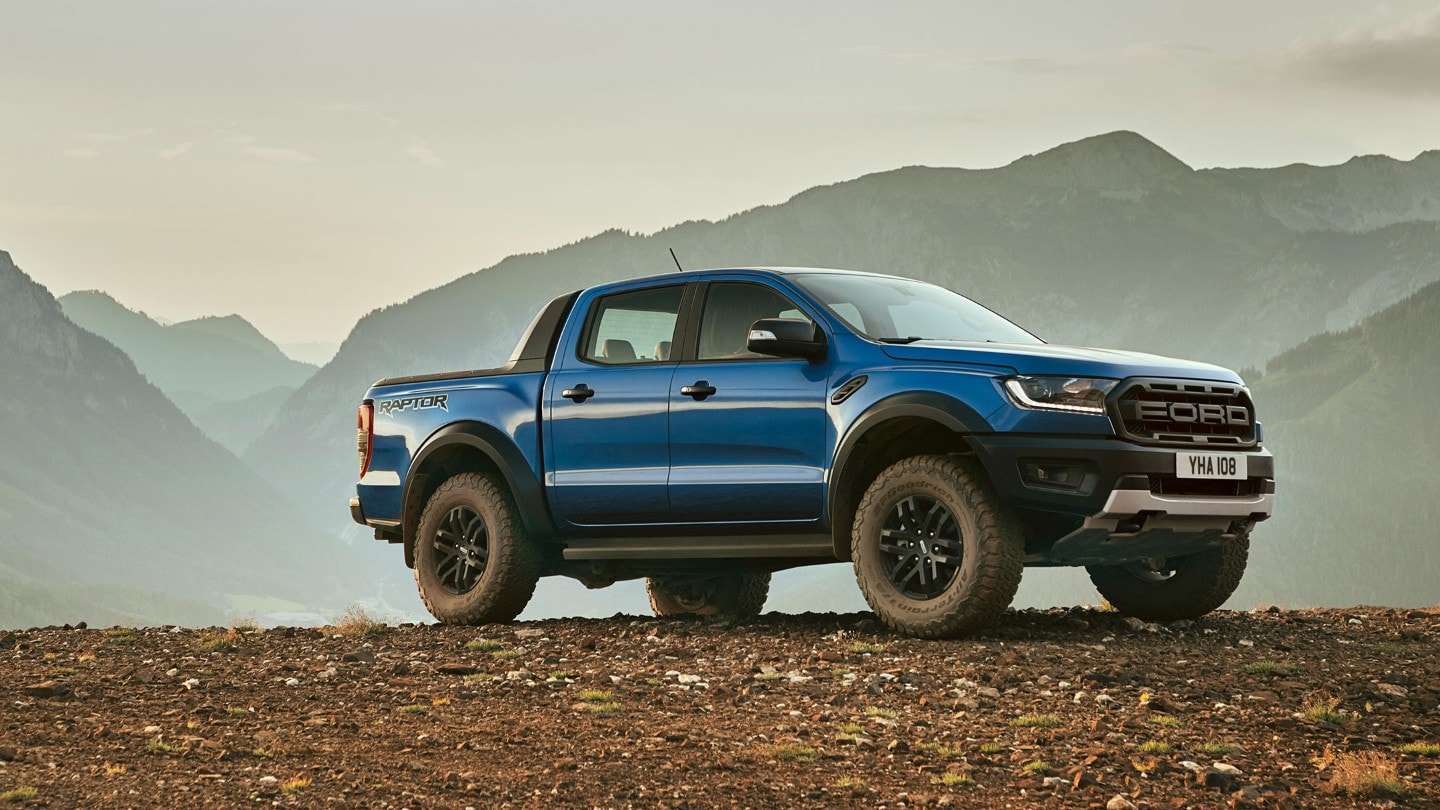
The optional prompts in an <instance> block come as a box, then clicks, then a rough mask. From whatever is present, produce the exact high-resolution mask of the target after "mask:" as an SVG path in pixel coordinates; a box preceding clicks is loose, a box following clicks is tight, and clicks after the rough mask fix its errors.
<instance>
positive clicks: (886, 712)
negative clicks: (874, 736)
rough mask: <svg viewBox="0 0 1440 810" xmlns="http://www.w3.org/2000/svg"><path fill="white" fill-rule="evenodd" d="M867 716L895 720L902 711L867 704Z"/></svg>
mask: <svg viewBox="0 0 1440 810" xmlns="http://www.w3.org/2000/svg"><path fill="white" fill-rule="evenodd" d="M865 716H866V717H879V718H880V719H882V720H895V719H897V718H898V717H900V712H897V711H895V710H894V709H886V708H883V707H880V706H866V707H865Z"/></svg>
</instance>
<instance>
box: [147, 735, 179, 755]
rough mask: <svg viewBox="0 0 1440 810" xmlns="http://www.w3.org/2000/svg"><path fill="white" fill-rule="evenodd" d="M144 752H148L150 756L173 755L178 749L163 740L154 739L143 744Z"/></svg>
mask: <svg viewBox="0 0 1440 810" xmlns="http://www.w3.org/2000/svg"><path fill="white" fill-rule="evenodd" d="M145 750H146V751H149V752H150V753H152V754H173V753H175V752H176V751H177V750H178V749H177V748H176V747H175V746H173V745H171V744H170V743H167V742H165V740H163V739H161V738H160V737H156V738H155V739H153V740H151V741H150V742H148V743H146V744H145Z"/></svg>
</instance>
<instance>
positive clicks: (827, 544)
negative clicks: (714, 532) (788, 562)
mask: <svg viewBox="0 0 1440 810" xmlns="http://www.w3.org/2000/svg"><path fill="white" fill-rule="evenodd" d="M752 557H807V558H819V559H825V560H833V559H835V547H834V545H833V544H832V542H831V540H830V535H828V534H758V535H743V536H730V537H593V538H578V539H574V540H567V541H566V547H565V559H567V560H696V559H708V560H714V559H748V558H752Z"/></svg>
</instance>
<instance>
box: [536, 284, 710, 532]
mask: <svg viewBox="0 0 1440 810" xmlns="http://www.w3.org/2000/svg"><path fill="white" fill-rule="evenodd" d="M684 290H685V285H683V284H668V285H664V286H660V287H647V288H642V289H638V290H626V291H622V292H616V293H611V294H609V295H605V296H602V297H600V298H597V299H594V301H593V303H592V304H591V305H590V307H589V312H588V313H586V314H583V315H582V314H581V313H578V312H577V313H576V315H575V317H584V318H585V323H584V326H583V331H582V332H581V333H580V335H579V336H578V338H577V339H573V340H571V341H570V342H569V344H568V345H562V346H561V347H560V350H559V351H558V352H557V357H556V363H555V371H553V372H552V373H551V374H550V376H549V378H548V379H547V380H546V383H545V400H544V401H545V403H546V408H547V410H546V418H545V455H546V461H547V465H548V466H547V469H548V470H549V472H548V473H547V474H546V483H547V484H548V485H549V488H550V494H551V495H552V498H553V500H552V503H553V504H554V507H555V511H556V512H557V517H559V518H560V519H561V520H562V521H564V522H567V523H570V524H572V525H576V526H604V525H624V524H640V525H643V524H653V523H665V522H668V521H669V520H670V503H669V499H668V495H667V491H666V487H667V483H668V477H669V468H670V451H669V438H670V423H669V408H670V397H669V393H670V381H671V377H672V376H673V374H674V371H675V362H674V361H673V360H672V359H671V354H672V352H671V349H670V347H671V346H672V345H673V344H674V340H675V331H676V323H677V321H678V318H679V313H680V311H681V300H682V298H683V294H684Z"/></svg>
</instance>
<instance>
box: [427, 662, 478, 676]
mask: <svg viewBox="0 0 1440 810" xmlns="http://www.w3.org/2000/svg"><path fill="white" fill-rule="evenodd" d="M435 671H436V672H438V673H440V674H441V675H456V676H460V677H463V676H465V675H474V674H475V673H477V672H479V671H480V670H479V669H478V668H477V667H472V666H470V665H469V664H441V665H440V666H438V667H436V668H435Z"/></svg>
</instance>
